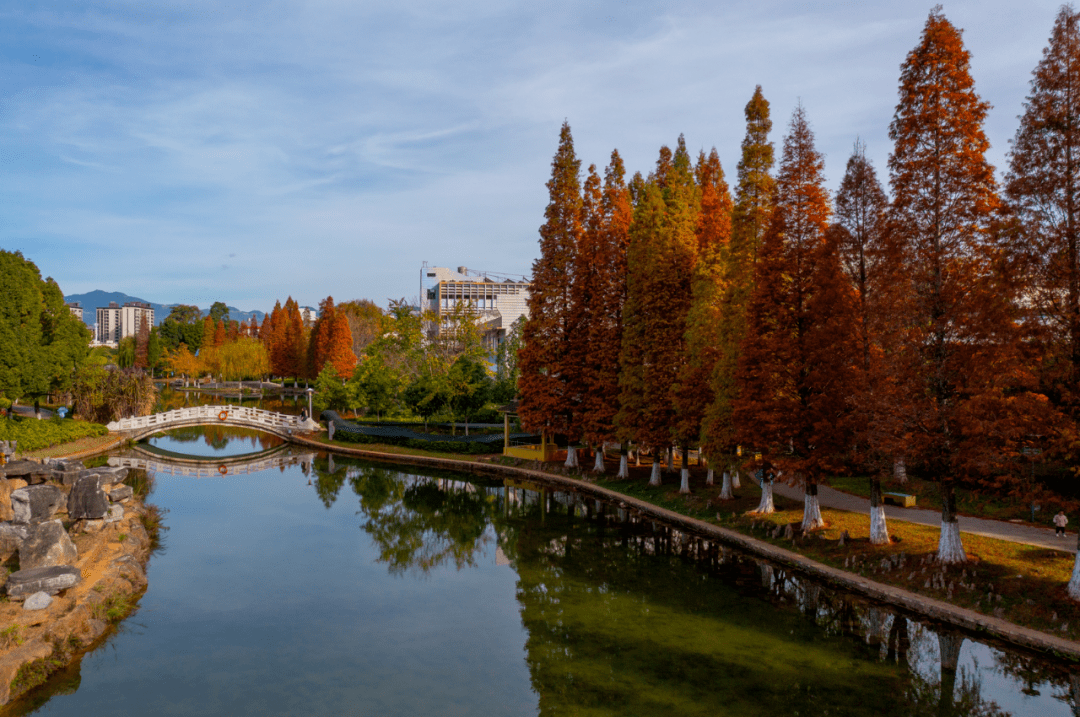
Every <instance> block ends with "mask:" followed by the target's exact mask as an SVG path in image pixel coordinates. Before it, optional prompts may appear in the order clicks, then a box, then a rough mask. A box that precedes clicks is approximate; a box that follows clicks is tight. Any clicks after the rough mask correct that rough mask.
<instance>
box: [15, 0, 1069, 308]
mask: <svg viewBox="0 0 1080 717" xmlns="http://www.w3.org/2000/svg"><path fill="white" fill-rule="evenodd" d="M930 7H931V5H930V4H926V3H913V2H889V3H884V2H849V1H844V2H840V1H826V2H818V3H813V4H811V3H794V2H768V1H758V2H742V1H740V0H735V1H730V2H720V3H718V2H669V3H656V2H636V1H631V2H625V1H624V2H618V3H615V2H591V3H580V2H578V3H574V2H562V1H556V2H545V3H505V2H504V3H496V2H479V3H478V2H469V0H457V1H455V2H445V1H441V0H435V1H431V2H418V1H415V0H395V1H394V2H381V1H375V2H372V1H365V2H356V1H353V2H332V1H319V0H311V1H305V2H291V1H288V0H281V1H278V2H266V3H250V2H230V3H225V2H221V1H220V0H218V1H216V2H185V3H182V4H181V3H177V4H172V3H148V2H145V0H142V1H137V2H136V1H133V2H94V3H86V2H71V3H40V4H38V3H34V4H30V3H23V2H14V1H11V0H8V1H6V2H3V3H0V248H4V249H9V250H13V249H19V250H21V251H23V253H24V254H26V255H27V256H28V257H29V258H31V259H32V260H34V261H35V262H36V263H37V264H38V266H39V268H40V269H41V271H42V273H43V274H45V275H50V276H53V277H54V278H56V279H57V281H59V282H60V286H61V288H62V289H63V290H64V292H65V293H67V294H74V293H82V292H85V291H90V290H93V289H104V290H106V291H123V292H125V293H128V294H132V295H136V296H140V297H142V298H145V299H147V300H150V301H159V302H162V303H174V302H183V303H196V304H199V305H202V306H204V307H205V306H208V305H209V304H210V303H211V302H213V301H217V300H223V301H226V302H227V303H229V304H230V305H232V306H236V307H238V308H240V309H243V310H252V309H260V310H267V309H269V308H270V307H271V306H272V305H273V302H274V300H275V299H278V298H281V299H284V298H285V297H286V296H287V295H292V296H294V297H296V298H297V299H298V300H299V301H300V303H301V304H308V305H317V303H318V301H319V300H320V299H321V298H323V297H325V296H327V295H328V294H329V295H333V296H334V297H335V299H337V300H345V299H352V298H370V299H372V300H375V301H377V302H378V303H380V304H382V305H385V303H386V299H387V298H389V297H401V296H407V297H414V296H415V295H416V294H417V290H418V282H419V273H420V264H421V262H423V261H428V262H430V263H431V264H433V265H437V266H451V267H455V266H459V265H465V266H468V267H470V268H476V269H482V270H488V271H497V272H503V273H509V274H526V273H528V272H529V271H530V266H531V264H532V261H533V260H534V259H535V258H536V255H537V251H538V248H537V229H538V227H539V225H540V223H541V222H542V221H543V211H544V206H545V204H546V201H547V194H546V190H545V188H544V183H545V181H547V178H548V176H549V173H550V162H551V157H552V155H553V153H554V151H555V147H556V143H557V139H558V131H559V126H560V124H561V123H562V121H563V120H564V119H566V120H568V121H569V122H570V125H571V127H572V129H573V133H574V139H575V146H576V148H577V151H578V155H579V157H580V158H582V159H583V160H584V164H585V166H587V165H588V164H589V163H595V164H597V165H598V167H603V165H605V164H606V163H607V160H608V158H609V156H610V153H611V150H612V149H613V148H617V149H618V150H619V152H620V153H621V154H622V155H623V157H624V159H625V160H626V163H627V166H628V168H629V169H630V170H631V171H634V170H641V171H643V172H647V171H648V169H649V168H650V167H651V166H652V165H653V163H654V162H655V159H656V155H657V151H658V150H659V148H660V146H661V145H662V144H669V145H672V144H674V142H675V140H676V138H677V137H678V135H679V134H680V133H684V134H685V135H686V140H687V144H688V146H689V147H690V148H691V150H692V151H693V152H695V153H696V151H697V150H698V149H702V148H703V149H705V150H706V151H707V150H708V149H709V148H710V147H713V146H715V147H716V148H717V150H718V151H719V153H720V157H721V160H722V162H723V165H724V170H725V172H727V174H728V177H729V180H733V179H734V174H735V165H736V163H737V161H738V153H739V143H740V142H741V140H742V137H743V134H744V129H745V128H744V119H743V114H742V112H743V107H744V106H745V104H746V102H747V100H748V99H749V98H750V95H751V94H752V93H753V89H754V86H755V85H756V84H761V85H762V86H763V89H764V92H765V96H766V98H767V99H768V100H769V101H770V102H771V104H772V113H773V122H774V128H773V137H772V138H773V141H774V142H776V144H777V146H779V144H780V141H781V139H782V135H783V132H784V131H785V128H786V125H787V122H788V119H789V117H790V115H791V111H792V109H793V108H794V107H795V105H796V103H797V102H799V101H801V102H802V103H803V105H804V106H805V107H806V110H807V114H808V117H809V119H810V121H811V123H812V126H813V129H814V131H815V133H816V135H817V140H818V146H819V149H821V150H822V151H823V152H824V153H825V154H826V174H827V176H828V179H829V183H830V186H831V187H832V188H835V187H836V186H837V184H838V183H839V179H840V178H841V176H842V173H843V168H844V164H845V162H846V161H847V157H848V156H849V154H850V152H851V147H852V144H853V142H854V141H855V139H856V137H861V138H862V139H863V140H864V141H865V142H866V143H867V145H868V153H869V155H870V156H871V158H872V159H873V160H874V162H875V164H876V166H877V167H878V170H879V172H880V174H881V176H882V179H883V180H884V179H885V178H886V176H885V175H886V171H885V163H886V160H887V157H888V153H889V148H890V146H889V141H888V125H889V121H890V119H891V117H892V113H893V109H894V105H895V102H896V87H897V80H898V76H899V66H900V64H901V62H903V60H904V57H905V55H906V54H907V52H908V51H909V50H910V49H911V48H912V47H913V46H914V45H915V43H916V42H917V40H918V37H919V33H920V31H921V29H922V26H923V24H924V23H925V20H926V17H927V13H928V12H929V10H930ZM1058 7H1059V4H1058V3H1057V2H1044V1H1041V0H1026V2H1023V3H1018V2H1015V0H1014V1H1011V2H1006V1H1002V0H982V1H981V2H956V3H949V4H946V5H945V8H944V10H945V14H946V16H947V17H948V18H949V19H950V20H951V21H952V22H953V23H954V24H956V25H957V26H959V27H961V28H963V29H964V31H965V32H964V38H965V42H966V43H967V46H968V48H969V49H970V50H971V52H972V54H973V60H972V65H973V74H974V76H975V82H976V88H977V90H978V91H979V93H980V94H981V95H982V96H983V98H984V99H986V100H988V101H989V102H990V103H992V104H993V105H994V108H993V110H992V111H991V113H990V117H989V120H988V123H987V132H988V135H989V137H990V141H991V143H992V145H993V147H992V149H991V153H990V158H991V161H992V162H993V163H994V164H995V165H996V166H997V167H998V168H999V174H1000V172H1001V170H1002V169H1003V168H1004V166H1005V162H1006V156H1007V152H1008V143H1009V140H1010V139H1011V138H1012V136H1013V134H1014V133H1015V131H1016V125H1017V120H1016V117H1017V115H1018V114H1020V112H1021V111H1022V103H1023V100H1024V97H1025V95H1026V94H1027V92H1028V82H1029V79H1030V75H1031V70H1032V69H1033V68H1034V67H1035V64H1036V63H1037V62H1038V60H1039V58H1040V56H1041V53H1042V49H1043V47H1044V46H1045V44H1046V40H1047V38H1048V37H1049V34H1050V29H1051V27H1052V24H1053V20H1054V16H1055V15H1056V12H1057V9H1058Z"/></svg>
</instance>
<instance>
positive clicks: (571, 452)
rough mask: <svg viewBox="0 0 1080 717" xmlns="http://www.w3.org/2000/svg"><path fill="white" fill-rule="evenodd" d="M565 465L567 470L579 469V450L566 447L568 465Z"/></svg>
mask: <svg viewBox="0 0 1080 717" xmlns="http://www.w3.org/2000/svg"><path fill="white" fill-rule="evenodd" d="M563 465H565V466H566V467H567V468H577V467H578V462H577V448H575V447H574V446H571V445H568V446H567V447H566V463H564V464H563Z"/></svg>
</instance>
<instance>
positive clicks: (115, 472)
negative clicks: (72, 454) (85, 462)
mask: <svg viewBox="0 0 1080 717" xmlns="http://www.w3.org/2000/svg"><path fill="white" fill-rule="evenodd" d="M90 470H92V471H93V472H94V473H97V474H98V475H100V476H102V479H101V482H102V483H122V482H123V481H124V479H125V478H127V474H128V471H129V470H131V469H130V468H123V467H121V466H103V467H101V468H91V469H90Z"/></svg>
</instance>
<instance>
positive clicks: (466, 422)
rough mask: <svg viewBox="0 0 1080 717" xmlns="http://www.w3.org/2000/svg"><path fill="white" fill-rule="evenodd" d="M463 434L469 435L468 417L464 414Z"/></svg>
mask: <svg viewBox="0 0 1080 717" xmlns="http://www.w3.org/2000/svg"><path fill="white" fill-rule="evenodd" d="M465 435H466V436H467V435H469V417H468V416H465Z"/></svg>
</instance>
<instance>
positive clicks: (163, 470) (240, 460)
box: [109, 447, 315, 478]
mask: <svg viewBox="0 0 1080 717" xmlns="http://www.w3.org/2000/svg"><path fill="white" fill-rule="evenodd" d="M314 460H315V454H314V453H292V452H290V451H288V450H282V449H281V448H280V447H279V448H278V449H276V450H273V451H264V452H262V453H259V454H256V455H247V456H229V457H228V458H222V459H213V458H211V459H203V460H184V459H176V458H171V457H166V456H155V455H154V454H152V453H148V452H145V451H139V450H138V449H136V451H135V454H129V455H125V456H109V465H110V466H114V467H121V468H141V469H143V470H145V471H150V472H152V473H155V474H156V475H173V476H188V477H191V478H217V477H218V476H223V475H244V474H246V473H258V472H259V471H265V470H269V469H271V468H280V467H282V466H296V465H303V464H305V463H306V464H308V465H311V463H312V461H314Z"/></svg>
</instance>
